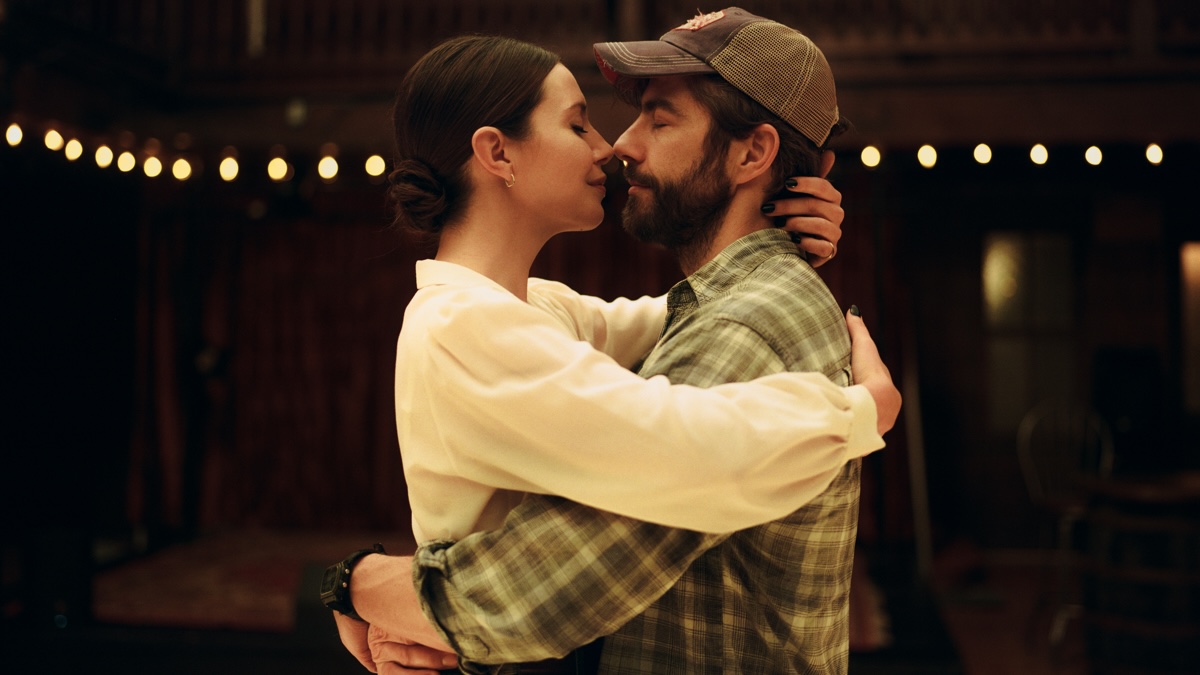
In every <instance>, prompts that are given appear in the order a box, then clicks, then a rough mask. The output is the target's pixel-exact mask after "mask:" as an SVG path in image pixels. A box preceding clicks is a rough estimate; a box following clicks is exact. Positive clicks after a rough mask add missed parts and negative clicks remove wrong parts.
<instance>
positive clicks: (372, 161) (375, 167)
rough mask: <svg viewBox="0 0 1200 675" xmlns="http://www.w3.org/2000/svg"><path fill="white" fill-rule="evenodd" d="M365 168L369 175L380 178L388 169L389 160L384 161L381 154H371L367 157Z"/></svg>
mask: <svg viewBox="0 0 1200 675" xmlns="http://www.w3.org/2000/svg"><path fill="white" fill-rule="evenodd" d="M365 168H366V170H367V175H368V176H371V177H372V178H378V177H380V176H382V175H383V172H384V171H385V170H387V162H384V161H383V158H382V157H380V156H379V155H371V156H370V157H368V158H367V163H366V166H365Z"/></svg>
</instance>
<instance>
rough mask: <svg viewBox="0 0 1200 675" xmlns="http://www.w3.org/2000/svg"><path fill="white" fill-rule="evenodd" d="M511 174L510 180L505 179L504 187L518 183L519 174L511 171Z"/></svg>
mask: <svg viewBox="0 0 1200 675" xmlns="http://www.w3.org/2000/svg"><path fill="white" fill-rule="evenodd" d="M509 175H510V176H511V177H510V178H509V179H508V180H506V181H504V187H506V188H510V187H512V186H514V185H516V184H517V174H515V173H512V172H509Z"/></svg>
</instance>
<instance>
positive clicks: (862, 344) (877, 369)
mask: <svg viewBox="0 0 1200 675" xmlns="http://www.w3.org/2000/svg"><path fill="white" fill-rule="evenodd" d="M846 327H847V328H849V329H850V369H851V370H852V371H853V373H854V384H861V385H863V386H864V387H866V388H867V391H868V392H870V393H871V398H873V399H875V420H876V421H875V423H876V428H877V429H878V431H879V435H880V436H882V435H884V434H885V433H886V432H887V431H888V430H890V429H891V428H892V427H893V426H894V425H895V424H896V418H897V417H898V416H899V415H900V403H901V401H900V390H899V389H897V388H896V385H895V384H894V383H893V382H892V373H891V372H890V371H889V370H888V367H887V366H886V365H884V363H883V359H881V358H880V357H879V349H878V348H877V347H876V346H875V341H874V340H872V339H871V333H870V332H869V331H868V330H867V325H866V324H865V323H863V320H862V317H861V316H859V315H858V307H851V308H850V311H848V312H846Z"/></svg>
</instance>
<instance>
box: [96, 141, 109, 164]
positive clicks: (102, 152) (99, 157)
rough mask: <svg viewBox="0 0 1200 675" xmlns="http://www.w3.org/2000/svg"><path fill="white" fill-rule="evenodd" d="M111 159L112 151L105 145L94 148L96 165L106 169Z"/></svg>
mask: <svg viewBox="0 0 1200 675" xmlns="http://www.w3.org/2000/svg"><path fill="white" fill-rule="evenodd" d="M112 161H113V151H112V149H111V148H109V147H108V146H107V145H102V146H100V147H98V148H96V166H98V167H100V168H101V169H107V168H108V167H109V165H110V164H112Z"/></svg>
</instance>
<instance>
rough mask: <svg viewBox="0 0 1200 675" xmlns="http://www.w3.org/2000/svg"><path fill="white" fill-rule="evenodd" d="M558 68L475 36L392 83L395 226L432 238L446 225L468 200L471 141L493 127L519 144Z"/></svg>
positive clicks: (520, 45) (521, 47) (505, 41)
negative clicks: (397, 83)
mask: <svg viewBox="0 0 1200 675" xmlns="http://www.w3.org/2000/svg"><path fill="white" fill-rule="evenodd" d="M558 63H559V58H558V56H556V55H554V54H553V53H551V52H549V51H546V50H545V49H542V48H541V47H538V46H537V45H533V44H530V43H528V42H522V41H520V40H514V39H511V38H505V37H495V36H483V35H470V36H463V37H457V38H452V39H450V40H447V41H445V42H443V43H442V44H440V45H438V46H437V47H434V48H433V49H432V50H430V51H429V53H427V54H425V55H424V56H422V57H421V59H420V60H419V61H417V63H416V64H414V65H413V67H412V68H411V69H409V71H408V73H407V74H406V75H405V76H404V79H403V80H402V81H401V82H400V89H399V92H398V93H397V94H396V104H395V107H394V108H393V111H392V122H393V125H394V127H395V139H396V156H395V167H394V169H393V171H392V172H391V173H390V174H389V175H388V183H389V184H390V186H389V188H388V197H389V198H390V199H391V200H392V202H393V203H394V204H395V206H396V213H395V224H396V225H399V226H403V227H408V228H411V229H414V230H417V231H419V232H425V233H431V234H438V233H440V232H441V231H442V229H443V228H444V227H445V226H446V225H447V223H452V222H453V221H454V220H455V218H457V217H458V216H459V215H460V214H461V213H462V209H463V206H464V205H465V203H466V201H467V199H468V197H469V196H470V185H469V182H468V180H467V160H468V159H469V158H470V156H471V136H472V135H473V134H474V133H475V130H476V129H479V128H480V127H485V126H493V127H496V128H497V129H499V130H500V131H502V132H504V134H506V135H508V136H510V137H512V138H516V139H521V138H524V137H525V136H526V135H527V134H528V133H529V115H530V113H531V112H533V109H534V108H536V107H537V105H538V103H540V102H541V100H542V83H543V81H545V79H546V76H547V75H548V74H550V71H551V70H552V69H553V68H554V66H555V65H557V64H558Z"/></svg>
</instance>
